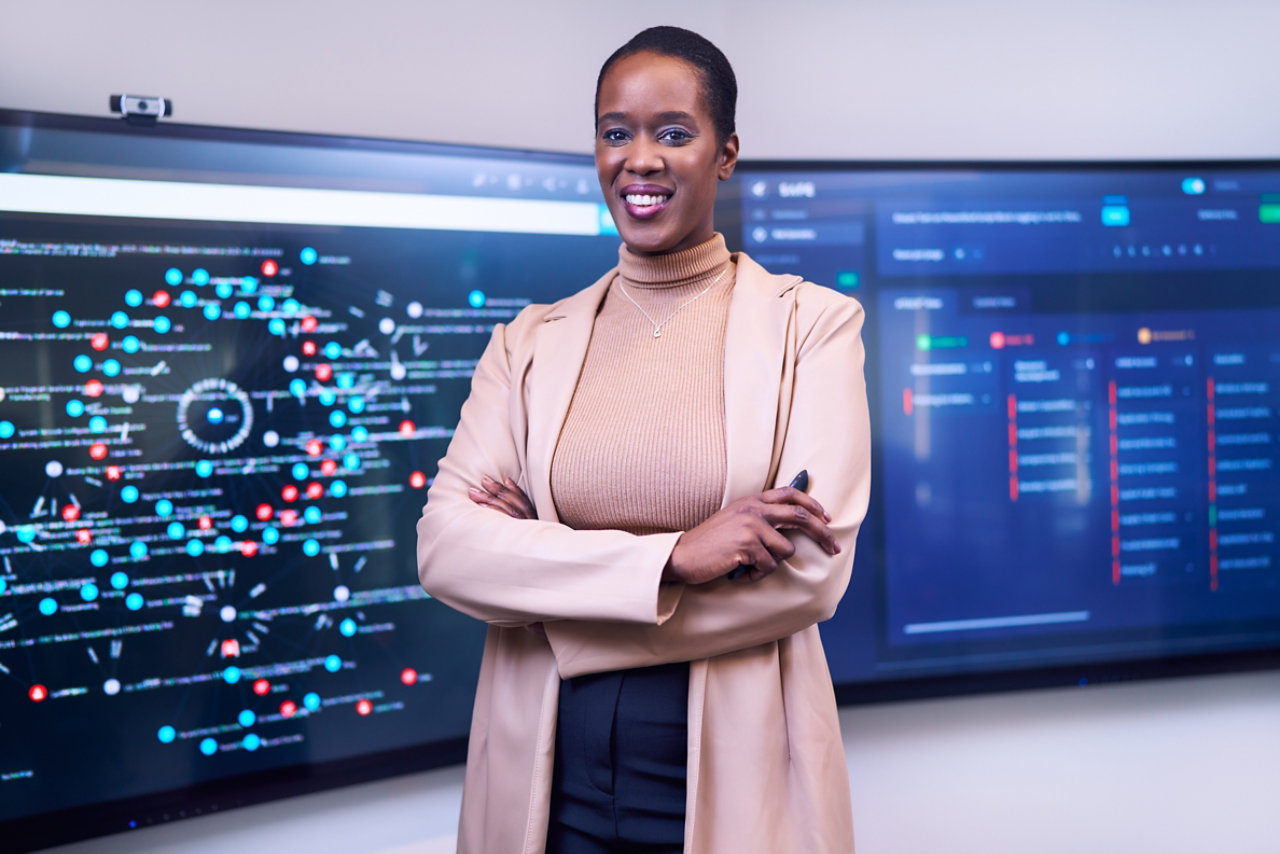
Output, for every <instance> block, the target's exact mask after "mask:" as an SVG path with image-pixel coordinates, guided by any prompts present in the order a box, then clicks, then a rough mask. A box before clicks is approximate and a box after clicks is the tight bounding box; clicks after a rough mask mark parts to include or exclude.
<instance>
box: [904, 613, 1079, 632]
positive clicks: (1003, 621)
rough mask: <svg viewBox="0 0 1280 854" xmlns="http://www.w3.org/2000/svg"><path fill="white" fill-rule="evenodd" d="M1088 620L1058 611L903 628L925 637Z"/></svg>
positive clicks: (913, 625)
mask: <svg viewBox="0 0 1280 854" xmlns="http://www.w3.org/2000/svg"><path fill="white" fill-rule="evenodd" d="M1088 620H1089V612H1088V611H1060V612H1058V613H1056V614H1016V615H1013V616H1009V617H982V618H980V619H975V620H944V621H942V622H937V623H907V625H906V626H904V627H903V631H905V632H906V633H907V634H909V635H927V634H935V633H938V632H973V631H978V630H979V629H1007V628H1010V627H1013V626H1048V625H1053V624H1055V623H1084V622H1087V621H1088Z"/></svg>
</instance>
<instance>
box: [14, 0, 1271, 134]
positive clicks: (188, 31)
mask: <svg viewBox="0 0 1280 854" xmlns="http://www.w3.org/2000/svg"><path fill="white" fill-rule="evenodd" d="M655 23H677V24H681V25H684V26H688V27H691V28H693V29H696V30H699V31H700V32H703V33H704V34H706V35H707V36H708V37H710V38H712V39H713V40H714V41H716V42H717V43H719V44H720V45H721V47H722V48H723V49H724V50H725V52H726V53H727V54H728V55H729V57H730V59H732V60H733V62H734V64H735V66H736V68H737V71H738V75H739V78H740V83H741V90H742V94H741V98H740V116H739V118H740V125H739V129H740V130H741V133H742V138H743V155H744V156H746V157H778V158H781V157H807V158H821V157H827V158H840V157H844V158H848V157H933V158H1001V157H1004V158H1011V157H1012V158H1033V157H1086V158H1094V157H1164V158H1168V157H1209V156H1213V157H1258V156H1275V155H1277V153H1280V109H1277V108H1276V107H1277V104H1280V74H1277V73H1276V68H1275V33H1276V32H1280V3H1277V2H1275V0H1219V2H1214V3H1208V2H1204V0H1057V2H1053V0H1039V2H1033V0H964V1H963V2H959V0H861V2H859V0H808V2H805V0H800V1H799V2H793V3H789V4H783V3H780V2H777V0H700V2H696V3H695V2H691V0H674V2H673V0H649V2H647V3H645V4H643V5H642V6H640V5H636V4H632V5H626V6H624V5H621V4H617V3H607V2H600V0H592V2H588V0H548V2H542V3H527V2H520V1H519V0H465V1H464V2H449V3H445V2H439V1H438V0H360V2H350V0H309V2H306V0H218V2H216V3H214V2H196V0H117V1H116V2H113V3H101V2H96V0H40V2H23V0H0V105H4V106H8V107H21V108H28V109H44V110H53V111H57V112H72V113H88V114H98V115H105V114H106V112H107V96H108V95H109V94H110V93H112V92H122V91H129V92H134V91H136V92H140V93H143V94H151V95H164V96H168V97H171V98H173V99H174V100H175V102H176V104H177V113H176V116H175V118H177V119H180V120H181V121H184V122H195V123H200V124H221V125H238V126H249V127H269V128H283V129H289V130H308V131H328V132H337V133H357V134H366V135H371V136H394V137H407V138H415V139H430V140H437V141H445V142H477V143H489V144H495V145H506V146H516V147H531V148H551V149H558V150H568V151H588V150H589V147H590V144H591V135H592V125H591V97H592V91H593V88H594V85H595V78H596V73H597V71H598V70H599V67H600V63H601V62H602V61H603V60H604V58H605V57H606V56H608V54H609V53H610V52H611V51H612V50H613V48H614V47H616V46H617V45H619V44H621V43H622V42H623V41H625V40H626V39H627V38H628V37H629V36H630V35H632V34H633V33H634V32H635V31H637V30H639V29H640V28H642V27H644V26H649V25H651V24H655Z"/></svg>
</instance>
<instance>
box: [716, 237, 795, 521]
mask: <svg viewBox="0 0 1280 854" xmlns="http://www.w3.org/2000/svg"><path fill="white" fill-rule="evenodd" d="M734 257H735V258H736V259H737V262H738V275H737V279H736V281H735V282H734V286H733V299H732V300H731V301H730V303H729V319H728V323H727V324H726V326H725V342H724V416H725V426H724V433H725V456H726V458H727V460H728V470H727V472H726V475H725V491H724V500H723V501H722V502H721V503H722V505H723V504H728V503H729V502H730V501H733V500H734V499H736V498H739V497H741V496H743V495H747V494H749V493H752V492H759V491H760V490H762V489H767V488H769V487H771V486H773V485H774V480H775V479H776V477H777V459H776V458H775V457H776V451H777V448H778V447H780V445H781V442H780V440H781V439H782V438H783V437H780V436H778V435H777V430H778V427H779V418H778V413H779V406H780V405H781V403H782V401H783V400H784V398H785V399H788V400H789V399H790V393H791V382H790V377H789V375H788V374H789V372H790V370H791V367H792V365H791V362H790V361H789V360H788V359H787V358H786V353H787V348H788V346H789V344H790V343H791V338H792V335H793V332H792V330H793V326H794V323H793V321H794V317H793V314H794V307H795V301H794V300H793V299H791V298H790V291H791V290H792V289H793V288H794V287H795V286H796V285H797V284H799V282H800V281H801V279H800V277H798V276H775V275H772V274H770V273H769V272H768V271H766V270H765V269H764V268H763V267H761V266H760V265H759V264H757V263H756V262H755V261H752V260H751V259H750V258H749V257H747V256H746V255H745V254H743V253H737V254H736V255H735V256H734ZM789 476H790V475H788V477H789Z"/></svg>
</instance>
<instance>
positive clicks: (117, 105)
mask: <svg viewBox="0 0 1280 854" xmlns="http://www.w3.org/2000/svg"><path fill="white" fill-rule="evenodd" d="M110 103H111V111H112V112H113V113H119V114H120V115H121V117H122V118H124V120H125V121H127V122H133V123H136V124H155V122H156V119H159V118H160V117H161V116H171V115H173V101H171V100H169V99H168V98H157V97H154V96H152V95H112V96H111V102H110Z"/></svg>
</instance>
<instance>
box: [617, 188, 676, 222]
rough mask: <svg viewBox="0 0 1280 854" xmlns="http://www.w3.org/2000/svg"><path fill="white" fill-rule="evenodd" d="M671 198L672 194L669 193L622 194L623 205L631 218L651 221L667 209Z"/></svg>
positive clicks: (633, 192)
mask: <svg viewBox="0 0 1280 854" xmlns="http://www.w3.org/2000/svg"><path fill="white" fill-rule="evenodd" d="M630 189H631V188H628V190H630ZM671 196H672V193H670V192H667V191H664V192H656V191H652V190H651V191H649V192H635V191H632V192H625V193H623V194H622V205H623V207H624V208H626V211H627V214H628V215H629V216H631V217H634V218H635V219H650V218H651V217H655V216H657V215H658V214H660V213H661V212H662V211H663V209H664V208H666V206H667V202H669V201H670V200H671Z"/></svg>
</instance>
